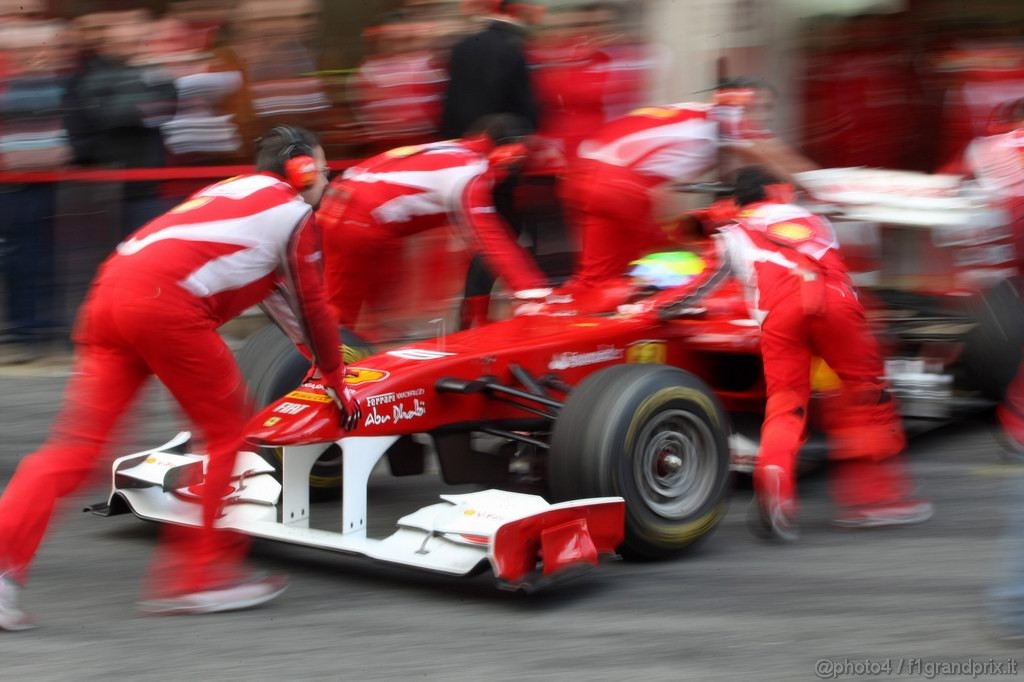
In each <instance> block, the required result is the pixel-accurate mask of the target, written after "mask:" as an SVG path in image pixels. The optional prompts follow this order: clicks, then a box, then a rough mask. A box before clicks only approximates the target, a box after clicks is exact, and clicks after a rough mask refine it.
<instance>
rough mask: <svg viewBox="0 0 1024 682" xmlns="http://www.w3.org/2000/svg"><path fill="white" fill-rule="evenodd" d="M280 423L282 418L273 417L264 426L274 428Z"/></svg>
mask: <svg viewBox="0 0 1024 682" xmlns="http://www.w3.org/2000/svg"><path fill="white" fill-rule="evenodd" d="M279 421H281V418H280V417H271V418H270V419H268V420H267V421H265V422H263V425H264V426H273V425H274V424H276V423H278V422H279Z"/></svg>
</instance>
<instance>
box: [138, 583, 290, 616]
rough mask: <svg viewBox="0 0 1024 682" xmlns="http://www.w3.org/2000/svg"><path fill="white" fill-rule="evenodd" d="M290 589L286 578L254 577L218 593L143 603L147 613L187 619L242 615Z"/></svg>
mask: <svg viewBox="0 0 1024 682" xmlns="http://www.w3.org/2000/svg"><path fill="white" fill-rule="evenodd" d="M286 589H288V581H287V580H285V579H284V578H283V577H282V576H267V575H254V576H252V577H250V578H246V579H244V580H242V581H241V582H238V583H234V584H232V585H228V586H225V587H221V588H218V589H215V590H207V591H205V592H193V593H191V594H183V595H181V596H178V597H170V598H167V599H152V600H149V601H143V602H139V610H141V611H142V612H143V613H151V614H164V615H187V614H198V613H220V612H222V611H240V610H242V609H251V608H253V607H255V606H259V605H260V604H265V603H267V602H268V601H270V600H271V599H274V598H275V597H278V596H280V595H281V593H282V592H284V591H285V590H286Z"/></svg>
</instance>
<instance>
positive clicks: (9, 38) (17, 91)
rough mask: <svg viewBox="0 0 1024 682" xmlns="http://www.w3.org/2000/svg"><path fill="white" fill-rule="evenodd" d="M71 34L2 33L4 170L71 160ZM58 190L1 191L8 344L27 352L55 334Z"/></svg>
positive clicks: (27, 24)
mask: <svg viewBox="0 0 1024 682" xmlns="http://www.w3.org/2000/svg"><path fill="white" fill-rule="evenodd" d="M66 36H67V31H66V28H65V27H64V26H63V25H62V24H60V23H57V22H39V21H19V22H18V24H17V27H16V28H12V27H10V26H9V25H8V26H7V27H5V30H4V31H3V32H2V34H0V50H2V53H3V56H4V62H5V65H6V66H5V71H6V79H5V84H4V88H3V89H2V90H0V169H2V170H5V171H26V170H52V169H55V168H60V167H62V166H64V165H66V164H67V162H68V160H69V159H70V148H69V147H68V142H67V135H66V134H65V132H64V129H63V126H62V125H61V117H60V102H61V98H62V96H63V93H64V87H65V78H64V76H63V75H62V71H64V69H65V67H66V63H65V62H66V54H65V52H64V50H63V47H64V41H65V40H66ZM55 195H56V191H55V184H54V183H50V182H32V183H23V184H7V185H0V213H2V214H3V215H4V217H5V220H4V221H3V222H2V223H0V237H2V240H3V241H2V244H0V254H2V256H3V272H4V276H5V282H6V289H7V316H6V317H7V319H6V322H7V328H6V330H5V331H6V340H8V341H11V342H13V343H22V344H25V345H26V346H28V345H30V344H32V343H33V342H35V341H38V340H39V339H41V338H44V337H46V336H48V335H50V334H53V333H54V331H55V327H56V321H55V311H54V309H53V307H54V296H53V294H54V289H55V287H54V284H55V282H54V237H53V234H54V224H53V219H54V213H55V210H54V206H55Z"/></svg>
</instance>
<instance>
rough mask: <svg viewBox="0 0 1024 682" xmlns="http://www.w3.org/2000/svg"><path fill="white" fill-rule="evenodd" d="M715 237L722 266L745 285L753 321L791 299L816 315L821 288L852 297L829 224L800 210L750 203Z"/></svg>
mask: <svg viewBox="0 0 1024 682" xmlns="http://www.w3.org/2000/svg"><path fill="white" fill-rule="evenodd" d="M715 237H716V239H717V243H718V251H719V257H720V259H721V261H722V263H723V264H727V265H728V267H729V268H730V269H731V271H732V274H733V275H734V276H735V277H736V278H737V279H738V280H739V281H740V282H741V283H742V284H743V285H744V288H745V290H746V294H747V302H748V305H749V307H750V312H751V315H752V316H753V317H754V319H756V320H757V321H758V322H763V321H764V319H765V317H766V316H767V315H768V313H769V312H771V310H772V309H773V308H774V307H775V306H777V305H778V304H779V303H780V302H781V301H784V300H787V299H792V298H793V297H799V298H802V299H803V301H804V305H805V309H806V310H807V312H808V313H812V312H815V310H816V309H818V308H820V306H822V305H824V299H823V287H826V286H834V287H840V288H841V289H842V290H843V291H844V292H849V295H850V296H855V295H856V294H855V290H854V288H853V285H852V281H851V279H850V276H849V274H848V272H847V269H846V265H845V264H844V263H843V260H842V257H841V256H840V255H839V252H838V250H837V249H838V247H839V242H838V241H836V235H835V231H834V230H833V229H832V225H831V223H829V222H828V220H826V219H825V218H822V217H820V216H817V215H814V214H813V213H811V212H810V211H807V210H806V209H804V208H801V207H800V206H795V205H793V204H783V203H778V202H773V201H765V202H760V203H756V204H750V205H748V206H746V207H744V210H743V211H741V212H740V214H739V216H738V218H737V221H736V222H735V223H733V224H731V225H727V226H725V227H723V228H721V229H720V230H719V232H718V233H717V234H716V235H715Z"/></svg>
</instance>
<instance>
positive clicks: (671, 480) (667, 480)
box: [633, 410, 718, 520]
mask: <svg viewBox="0 0 1024 682" xmlns="http://www.w3.org/2000/svg"><path fill="white" fill-rule="evenodd" d="M635 452H636V456H635V457H634V458H633V473H634V480H635V481H636V487H637V491H638V492H639V494H640V497H641V499H642V500H643V502H644V504H645V505H647V507H648V508H649V509H651V511H653V512H655V513H657V514H658V515H659V516H663V517H665V518H667V519H673V520H678V519H684V518H686V517H688V516H691V515H693V514H694V513H695V512H697V511H698V510H699V509H701V508H702V507H703V506H704V504H705V502H706V501H707V500H708V498H709V497H710V496H711V493H712V491H713V490H714V489H715V479H716V478H717V477H718V462H717V460H718V457H717V449H716V444H715V437H714V434H712V432H711V428H710V427H709V426H708V425H707V423H705V422H704V421H703V420H702V419H700V417H698V416H697V415H695V414H693V413H692V412H687V411H685V410H666V411H664V412H660V413H658V414H657V415H655V416H654V418H653V419H651V421H649V422H648V423H647V424H646V425H645V426H644V428H643V430H642V431H641V432H640V437H639V439H638V440H637V444H636V448H635Z"/></svg>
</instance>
